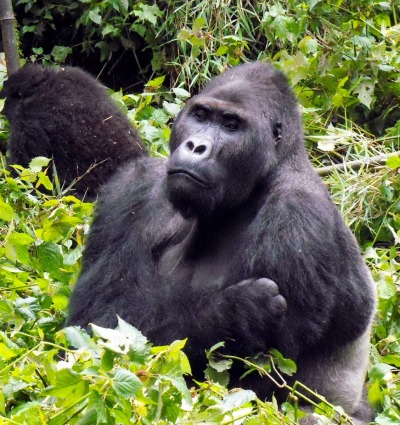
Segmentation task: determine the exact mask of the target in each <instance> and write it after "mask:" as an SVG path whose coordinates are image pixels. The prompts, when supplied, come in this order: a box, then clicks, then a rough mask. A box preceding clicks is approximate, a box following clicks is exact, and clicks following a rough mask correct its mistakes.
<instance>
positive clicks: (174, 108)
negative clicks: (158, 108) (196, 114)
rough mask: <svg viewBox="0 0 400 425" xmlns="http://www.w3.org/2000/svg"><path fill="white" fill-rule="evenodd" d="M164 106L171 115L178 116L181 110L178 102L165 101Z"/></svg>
mask: <svg viewBox="0 0 400 425" xmlns="http://www.w3.org/2000/svg"><path fill="white" fill-rule="evenodd" d="M163 108H164V109H165V110H166V111H167V112H168V114H169V115H171V117H176V116H177V115H178V114H179V112H180V111H181V106H180V105H177V104H176V103H170V102H167V101H164V102H163Z"/></svg>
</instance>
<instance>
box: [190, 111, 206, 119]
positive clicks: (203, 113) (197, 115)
mask: <svg viewBox="0 0 400 425" xmlns="http://www.w3.org/2000/svg"><path fill="white" fill-rule="evenodd" d="M193 116H194V117H195V118H196V120H197V121H198V122H204V121H205V120H206V119H207V114H206V111H204V110H203V109H197V110H196V111H194V112H193Z"/></svg>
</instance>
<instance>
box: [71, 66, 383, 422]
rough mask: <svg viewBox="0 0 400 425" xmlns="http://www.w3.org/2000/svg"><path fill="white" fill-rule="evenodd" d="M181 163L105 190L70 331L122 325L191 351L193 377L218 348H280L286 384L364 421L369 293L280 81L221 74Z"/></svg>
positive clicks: (181, 151)
mask: <svg viewBox="0 0 400 425" xmlns="http://www.w3.org/2000/svg"><path fill="white" fill-rule="evenodd" d="M170 147H171V155H170V157H169V159H168V160H167V161H163V160H159V159H152V158H140V159H137V160H136V161H135V162H133V163H130V164H128V165H127V166H126V167H125V168H124V169H123V170H121V171H120V172H119V173H118V175H117V176H116V177H115V178H113V179H112V180H111V181H110V182H109V184H107V185H106V187H105V188H104V190H103V193H102V194H101V196H100V198H99V202H98V205H97V210H96V215H95V220H94V223H93V226H92V228H91V232H90V235H89V239H88V243H87V247H86V250H85V254H84V261H83V268H82V272H81V275H80V278H79V279H78V282H77V284H76V286H75V288H74V290H73V294H72V298H71V301H70V311H69V324H70V325H79V326H82V327H87V326H88V324H89V323H95V324H97V325H100V326H106V327H113V326H115V325H116V323H117V314H118V315H119V316H121V317H122V318H123V319H124V320H126V321H128V322H130V323H131V324H132V325H134V326H136V327H137V328H139V329H140V330H141V331H142V332H143V333H144V334H145V335H146V336H148V337H149V338H150V339H151V341H152V342H154V343H156V344H168V343H171V342H172V341H174V340H175V339H183V338H186V337H187V338H188V341H187V345H186V353H187V354H188V356H189V359H190V361H191V365H192V372H193V375H194V376H195V377H199V376H200V377H201V375H202V371H203V370H204V369H205V366H206V359H205V355H204V351H205V350H206V349H208V348H209V347H211V346H212V345H213V344H215V343H217V342H219V341H225V343H226V344H225V350H226V352H227V353H229V354H234V355H237V356H241V357H247V356H254V355H256V354H258V353H263V352H267V351H268V350H269V349H270V348H272V347H274V348H277V349H278V350H280V351H281V352H282V353H283V354H284V355H285V356H287V357H290V358H292V359H293V360H295V361H296V363H297V366H298V372H297V373H296V374H295V376H294V377H293V381H289V382H292V383H293V382H294V380H300V381H301V382H302V383H304V384H305V385H307V386H308V387H310V388H312V389H313V390H315V391H317V392H318V393H319V394H322V395H324V396H325V397H326V398H327V399H328V400H329V401H330V402H332V403H335V404H338V405H341V406H342V407H343V408H344V409H345V410H346V411H347V412H348V413H349V414H350V415H354V416H355V417H357V416H358V420H359V422H358V423H365V422H366V421H368V420H369V419H370V417H369V415H370V412H369V409H368V408H364V407H363V403H364V402H363V397H362V392H363V387H364V379H365V374H366V369H367V365H368V357H369V335H370V328H371V321H372V316H373V313H374V306H375V290H374V285H373V283H372V279H371V276H370V273H369V271H368V269H367V267H366V265H365V264H364V262H363V260H362V257H361V254H360V251H359V248H358V246H357V243H356V241H355V239H354V237H353V235H352V234H351V233H350V231H349V230H348V228H347V227H346V226H345V224H344V222H343V220H342V218H341V217H340V215H339V213H338V211H337V209H336V208H335V206H334V205H333V203H332V201H331V200H330V197H329V195H328V192H327V190H326V188H325V186H324V184H323V183H322V182H321V180H320V178H319V177H318V176H317V174H316V173H315V171H314V170H313V168H312V166H311V164H310V163H309V161H308V158H307V155H306V151H305V148H304V146H303V136H302V124H301V117H300V113H299V109H298V105H297V101H296V99H295V97H294V95H293V93H292V91H291V89H290V87H289V85H288V82H287V80H286V78H285V76H284V75H282V74H281V73H280V72H279V71H277V70H275V69H274V68H273V67H272V66H271V65H269V64H264V63H253V64H244V65H240V66H238V67H235V68H232V69H230V70H228V71H226V72H225V73H223V74H222V75H221V76H219V77H217V78H215V79H214V80H212V81H211V82H210V83H209V84H208V85H207V86H206V88H205V89H204V90H203V91H202V92H201V93H200V94H199V95H197V96H195V97H193V98H192V99H191V100H189V101H188V102H187V104H186V105H185V107H184V109H183V110H182V111H181V112H180V114H179V115H178V117H177V119H176V121H175V123H174V125H173V128H172V133H171V142H170ZM243 373H244V369H243V368H242V367H241V365H240V364H239V365H236V366H234V368H233V369H232V370H231V386H240V387H243V388H248V389H252V390H254V391H255V392H256V393H257V394H258V396H259V397H261V398H265V397H267V396H269V395H271V393H272V392H274V391H275V394H276V395H278V397H281V396H280V395H279V391H277V389H276V387H275V388H274V387H273V386H272V384H270V382H269V380H268V379H266V378H264V379H263V378H261V377H260V376H259V375H258V374H254V373H253V374H249V375H247V376H246V377H245V378H243V379H240V377H241V376H242V375H243ZM286 395H287V394H286ZM282 396H283V395H282Z"/></svg>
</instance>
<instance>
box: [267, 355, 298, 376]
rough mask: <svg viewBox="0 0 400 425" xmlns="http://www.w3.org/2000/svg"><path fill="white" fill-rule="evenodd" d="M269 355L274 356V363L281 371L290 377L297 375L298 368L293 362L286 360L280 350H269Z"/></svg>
mask: <svg viewBox="0 0 400 425" xmlns="http://www.w3.org/2000/svg"><path fill="white" fill-rule="evenodd" d="M269 353H270V354H271V355H272V357H273V359H274V363H275V365H276V366H277V367H278V369H279V370H280V371H282V372H283V373H285V374H286V375H289V376H292V375H293V374H294V373H296V371H297V366H296V363H295V362H294V361H293V360H290V359H286V358H285V357H283V356H282V354H281V353H280V352H279V351H278V350H275V349H272V350H269Z"/></svg>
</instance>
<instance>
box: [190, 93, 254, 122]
mask: <svg viewBox="0 0 400 425" xmlns="http://www.w3.org/2000/svg"><path fill="white" fill-rule="evenodd" d="M249 104H250V103H249ZM188 106H189V108H190V109H194V108H207V109H209V110H212V111H216V112H221V113H228V112H229V113H231V114H236V115H238V116H240V117H242V118H248V119H250V118H251V116H252V115H253V114H252V113H251V111H250V110H249V108H248V104H247V102H245V100H244V99H243V98H240V97H238V98H235V97H230V96H223V95H221V96H218V97H217V96H209V95H208V94H207V95H203V94H202V95H198V96H195V97H194V98H193V99H192V100H191V101H190V103H189V104H188Z"/></svg>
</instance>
